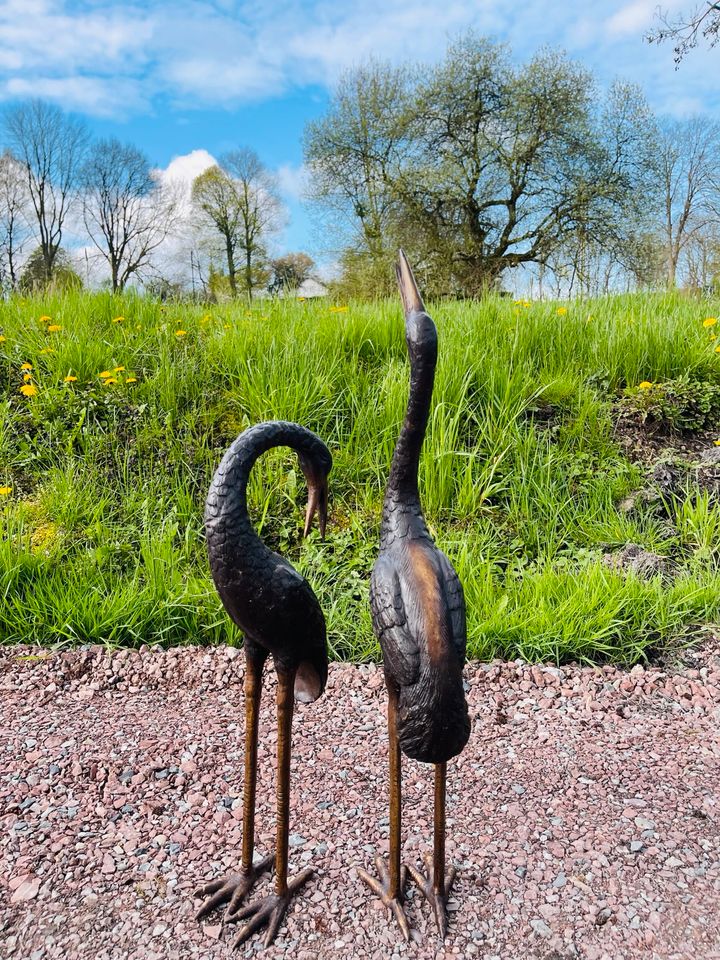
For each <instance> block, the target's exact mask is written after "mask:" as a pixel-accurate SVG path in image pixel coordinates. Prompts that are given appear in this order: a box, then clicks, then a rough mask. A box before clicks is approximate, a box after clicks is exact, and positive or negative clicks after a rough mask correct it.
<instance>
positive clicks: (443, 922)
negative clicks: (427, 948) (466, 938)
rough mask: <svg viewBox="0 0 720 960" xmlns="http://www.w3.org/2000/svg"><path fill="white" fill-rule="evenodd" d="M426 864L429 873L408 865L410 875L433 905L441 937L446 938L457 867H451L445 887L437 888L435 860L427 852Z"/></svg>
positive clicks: (446, 877)
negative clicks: (449, 906) (450, 900)
mask: <svg viewBox="0 0 720 960" xmlns="http://www.w3.org/2000/svg"><path fill="white" fill-rule="evenodd" d="M424 859H425V866H426V868H427V875H426V874H424V873H422V871H420V870H417V869H416V868H415V867H412V866H408V870H409V871H410V875H411V877H412V878H413V880H414V881H415V883H416V884H417V885H418V887H419V888H420V890H421V892H422V894H423V896H424V897H425V899H426V900H427V901H428V902H429V903H430V904H431V905H432V908H433V912H434V914H435V921H436V923H437V928H438V933H439V934H440V937H441V939H443V940H444V939H445V936H446V934H447V928H448V916H447V902H448V898H449V896H450V890H451V888H452V885H453V881H454V880H455V868H454V867H450V869H449V870H448V871H447V874H446V876H445V885H444V889H437V888H436V887H435V886H434V884H433V881H432V876H433V861H432V857H431V856H430V855H429V854H425V858H424Z"/></svg>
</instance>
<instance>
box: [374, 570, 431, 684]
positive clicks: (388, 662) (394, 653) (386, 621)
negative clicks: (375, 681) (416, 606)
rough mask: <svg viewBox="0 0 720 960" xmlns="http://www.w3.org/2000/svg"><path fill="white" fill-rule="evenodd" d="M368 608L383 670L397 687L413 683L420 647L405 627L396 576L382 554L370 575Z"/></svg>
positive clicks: (406, 623) (405, 615)
mask: <svg viewBox="0 0 720 960" xmlns="http://www.w3.org/2000/svg"><path fill="white" fill-rule="evenodd" d="M370 609H371V611H372V623H373V630H374V631H375V636H376V637H377V638H378V640H379V641H380V647H381V648H382V654H383V663H384V665H385V670H386V672H387V673H389V674H390V675H391V676H392V678H393V679H394V680H395V682H396V683H397V684H398V685H399V686H401V687H404V686H408V685H409V684H412V683H415V681H416V680H417V678H418V674H419V672H420V651H419V649H418V645H417V643H416V642H415V639H414V637H413V636H412V634H411V633H410V631H409V629H408V621H407V614H406V612H405V604H404V602H403V598H402V591H401V587H400V579H399V577H398V575H397V572H396V570H395V567H394V566H393V564H392V563H391V562H389V561H388V560H386V559H385V558H384V557H382V556H380V557H378V559H377V561H376V563H375V566H374V567H373V572H372V576H371V578H370Z"/></svg>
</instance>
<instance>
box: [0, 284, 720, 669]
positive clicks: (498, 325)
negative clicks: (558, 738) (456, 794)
mask: <svg viewBox="0 0 720 960" xmlns="http://www.w3.org/2000/svg"><path fill="white" fill-rule="evenodd" d="M717 311H718V305H717V304H713V303H709V302H705V303H702V302H697V301H691V300H688V299H683V298H680V297H673V296H659V295H653V296H649V295H645V296H640V295H637V296H623V297H614V298H608V299H604V300H598V301H591V302H576V303H572V304H569V305H568V306H567V311H566V312H565V313H562V312H558V309H557V305H556V304H549V303H543V304H532V305H530V306H529V307H525V306H523V305H515V304H512V303H511V302H509V301H507V300H503V299H499V298H498V299H489V300H487V301H485V302H483V303H472V302H462V303H451V302H444V303H439V304H437V305H434V306H433V308H432V311H431V312H432V314H433V316H434V318H435V320H436V322H437V325H438V328H439V335H440V362H439V367H438V373H437V380H436V389H435V402H434V409H433V413H432V417H431V422H430V427H429V432H428V438H427V441H426V446H425V450H424V455H423V461H422V465H421V491H422V497H423V501H424V504H425V507H426V513H427V517H428V521H429V523H430V525H431V528H432V530H433V533H434V535H435V536H436V539H437V541H438V543H439V544H440V545H441V546H442V547H443V549H445V550H446V552H447V553H448V554H449V555H450V557H451V559H452V560H453V563H454V564H455V566H456V568H457V570H458V573H459V574H460V577H461V579H462V580H463V582H464V585H465V590H466V595H467V602H468V619H469V655H470V656H471V657H482V658H492V657H494V656H503V657H516V656H522V657H526V658H528V659H532V660H553V661H556V662H560V661H562V660H567V659H578V660H582V661H585V662H593V661H601V660H605V659H612V660H616V661H620V662H627V663H631V662H635V661H637V660H639V659H642V658H643V657H644V656H646V654H647V651H648V650H649V649H650V648H652V647H654V646H657V645H659V644H662V643H663V642H665V641H667V640H668V639H669V638H672V637H675V636H677V635H678V634H682V632H683V631H684V630H686V629H687V628H688V626H690V625H692V624H696V623H702V622H706V621H710V620H713V619H715V618H717V616H718V613H719V612H720V567H719V561H720V558H719V556H718V553H719V551H720V544H719V542H718V539H719V538H720V512H719V510H718V507H717V506H716V505H715V504H714V503H713V502H712V501H711V500H708V498H707V496H705V495H703V494H701V493H698V492H697V491H695V492H694V493H693V492H692V491H690V493H689V496H688V497H687V498H685V499H682V500H679V501H678V502H677V503H674V504H672V505H670V506H669V510H670V512H671V514H672V518H671V519H672V522H669V521H668V519H667V518H659V517H658V514H657V511H656V510H655V509H654V508H653V507H652V506H651V505H648V506H647V507H645V508H643V507H641V508H640V509H639V510H638V511H635V512H633V513H632V515H628V514H627V513H624V512H622V511H620V510H619V509H618V503H619V502H620V501H621V500H622V499H623V498H624V497H625V496H627V495H628V494H629V493H630V492H631V491H632V490H633V489H637V487H638V486H640V485H641V484H642V482H643V481H642V473H641V471H640V469H639V468H638V467H637V466H635V465H633V464H631V463H629V462H628V461H627V460H626V459H625V458H624V457H623V455H622V453H621V451H620V449H619V447H618V445H617V443H616V442H615V439H614V436H613V420H612V403H613V401H614V400H615V399H616V398H617V396H618V395H619V394H620V393H622V391H624V390H625V389H627V388H630V389H631V390H632V389H634V388H636V387H637V385H638V384H639V383H640V382H641V381H644V380H648V381H652V382H653V383H662V382H664V381H667V380H671V379H675V378H678V377H689V378H691V379H692V380H693V381H696V382H701V383H709V384H720V354H718V353H716V352H715V350H714V341H711V340H710V339H709V333H710V332H711V331H709V330H708V329H707V328H705V327H703V320H704V318H705V317H706V316H708V314H711V313H717ZM41 315H48V316H50V317H51V318H52V321H51V322H52V323H54V324H58V325H60V327H61V329H60V330H59V331H55V332H49V331H48V329H47V327H48V322H47V321H45V322H40V321H39V317H40V316H41ZM118 316H122V317H123V318H124V319H122V320H121V321H119V322H117V323H114V322H113V318H115V317H118ZM176 330H182V331H185V334H184V335H183V336H176V333H175V331H176ZM0 334H2V336H3V337H4V338H5V339H4V340H3V341H2V342H0V400H1V405H0V487H2V486H10V487H11V488H12V489H11V492H10V493H9V494H6V495H4V496H0V640H1V641H3V642H15V641H24V642H32V643H42V644H62V643H68V644H70V643H77V642H101V643H108V644H130V645H139V644H141V643H163V644H175V643H215V642H220V641H233V640H235V639H237V632H236V631H235V630H234V628H233V627H232V626H231V625H230V623H229V621H228V619H227V617H226V616H225V614H224V612H223V610H222V607H221V605H220V603H219V601H218V599H217V597H216V595H215V592H214V589H213V586H212V583H211V581H210V578H209V575H208V569H207V563H206V558H205V552H204V543H203V537H202V522H201V517H202V507H203V502H204V497H205V493H206V491H207V488H208V485H209V482H210V478H211V476H212V473H213V471H214V469H215V467H216V466H217V464H218V462H219V460H220V457H221V455H222V453H223V451H224V450H225V448H226V447H227V446H228V444H229V443H230V442H231V441H232V440H233V439H234V437H235V436H236V435H237V434H238V433H239V432H240V431H241V430H243V429H244V428H245V427H247V426H248V425H250V424H251V423H255V422H257V421H259V420H265V419H274V418H282V419H289V420H295V421H298V422H300V423H303V424H305V425H307V426H308V427H310V428H311V429H313V430H315V431H316V432H317V433H318V434H319V435H320V436H322V437H323V438H324V439H325V440H326V441H327V442H328V444H329V446H330V448H331V449H332V452H333V456H334V460H335V466H334V470H333V474H332V477H331V481H332V514H331V525H330V528H329V532H328V536H327V539H326V542H325V543H321V542H320V541H319V539H318V538H317V536H316V535H315V536H312V537H311V538H310V539H309V540H308V541H307V542H305V543H302V542H301V541H300V539H299V531H300V525H301V513H300V507H301V505H302V503H303V500H304V487H303V480H302V474H300V472H299V470H298V468H297V465H296V463H295V462H294V459H293V457H292V456H291V455H290V454H289V452H288V451H285V452H277V453H272V454H269V455H267V456H266V457H264V458H263V459H262V460H261V461H260V462H259V463H258V465H257V467H256V470H255V472H254V475H253V481H252V484H251V500H252V508H253V511H254V516H255V517H256V518H257V520H258V522H259V523H260V525H261V527H262V533H263V536H265V537H266V539H267V540H268V541H269V542H270V543H271V544H272V545H273V546H274V547H275V548H277V549H279V550H281V551H282V552H284V553H285V554H286V555H288V556H289V558H290V559H291V560H292V561H293V562H294V563H296V564H297V566H298V567H299V568H300V569H301V570H302V571H303V573H304V574H305V575H306V576H307V577H308V578H309V579H310V581H311V583H312V584H313V586H314V588H315V590H316V592H317V593H318V596H319V597H320V600H321V603H322V605H323V608H324V609H325V611H326V614H327V618H328V624H329V639H330V644H331V648H332V654H333V656H335V657H337V658H339V659H355V660H361V659H369V658H377V656H378V653H379V651H378V648H377V645H376V643H375V640H374V638H373V636H372V631H371V628H370V618H369V611H368V608H367V581H368V576H369V571H370V568H371V567H372V563H373V561H374V557H375V553H376V549H377V537H378V523H379V515H380V504H381V498H382V490H383V486H384V483H385V480H386V477H387V472H388V466H389V462H390V457H391V454H392V449H393V445H394V442H395V438H396V436H397V431H398V427H399V423H400V420H401V418H402V414H403V410H404V405H405V401H406V397H407V381H408V366H407V357H406V351H405V345H404V337H403V324H402V319H401V313H400V309H399V304H398V303H395V302H381V303H376V304H350V305H349V306H348V308H347V309H346V310H341V311H336V310H331V309H330V306H329V304H328V303H299V302H279V303H263V304H260V305H254V306H253V307H252V309H251V310H248V309H247V307H246V306H245V305H240V304H234V305H226V306H219V307H213V308H208V309H207V310H206V309H204V308H202V307H200V306H188V305H167V306H165V307H163V306H161V305H160V304H158V303H156V302H153V301H149V300H146V299H142V298H139V297H135V296H130V295H128V296H125V297H122V298H113V297H111V296H110V295H103V294H96V295H90V294H82V295H69V296H67V297H65V298H58V299H52V298H48V299H44V300H40V299H38V300H34V301H31V300H28V301H22V300H14V301H10V302H7V303H3V304H1V305H0ZM48 348H50V350H51V351H52V352H47V351H48ZM23 362H27V363H31V364H32V365H33V369H32V372H31V373H32V376H33V378H34V379H33V381H32V382H33V383H34V384H35V385H36V386H37V395H35V396H33V397H25V396H22V395H21V393H20V392H19V391H20V387H21V386H22V383H23V380H22V372H21V370H20V367H21V364H22V363H23ZM116 367H124V368H125V369H124V370H122V371H118V373H117V377H116V379H117V381H118V382H117V383H115V384H112V385H109V386H103V385H102V382H101V378H100V377H99V373H100V372H101V371H106V370H107V371H114V368H116ZM66 376H74V377H77V380H76V381H73V382H68V383H66V382H64V378H65V377H66ZM131 376H134V377H135V378H136V382H135V383H127V382H125V381H126V379H127V378H128V377H131ZM548 412H549V414H550V416H549V419H548ZM628 541H634V542H638V543H640V544H643V545H644V546H646V547H647V548H649V549H652V550H655V551H657V552H659V553H661V554H667V555H671V556H673V558H674V559H675V560H676V561H678V560H679V562H680V567H681V570H682V572H681V575H680V576H679V577H678V578H677V579H676V580H675V581H674V583H673V585H672V586H668V585H667V584H665V583H663V582H661V581H660V580H654V581H650V582H644V581H641V580H638V579H637V578H635V577H632V576H624V575H622V574H619V573H617V572H615V571H610V570H609V569H607V567H606V566H605V565H604V564H603V563H602V562H601V556H602V554H603V552H605V551H607V550H608V549H611V548H612V547H614V546H617V545H620V544H624V543H626V542H628Z"/></svg>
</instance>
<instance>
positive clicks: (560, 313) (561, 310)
mask: <svg viewBox="0 0 720 960" xmlns="http://www.w3.org/2000/svg"><path fill="white" fill-rule="evenodd" d="M566 313H567V307H558V308H557V315H558V316H559V317H563V316H565V314H566Z"/></svg>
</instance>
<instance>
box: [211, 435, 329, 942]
mask: <svg viewBox="0 0 720 960" xmlns="http://www.w3.org/2000/svg"><path fill="white" fill-rule="evenodd" d="M283 446H286V447H291V448H292V449H293V450H295V451H296V452H297V454H298V460H299V463H300V467H301V469H302V471H303V473H304V475H305V479H306V481H307V485H308V504H307V513H306V518H305V531H304V535H305V536H307V534H308V532H309V530H310V527H311V524H312V520H313V517H314V515H315V514H316V513H317V514H318V519H319V526H320V533H321V535H323V536H324V533H325V524H326V521H327V489H328V488H327V478H328V474H329V472H330V468H331V466H332V457H331V455H330V451H329V450H328V449H327V447H326V446H325V444H324V443H323V442H322V440H320V439H319V438H318V437H317V436H315V434H314V433H312V432H311V431H310V430H307V429H306V428H305V427H301V426H299V425H298V424H296V423H286V422H284V421H279V420H278V421H270V422H268V423H260V424H257V425H256V426H253V427H250V428H249V429H248V430H245V431H244V433H241V434H240V436H239V437H238V438H237V439H236V440H235V442H234V443H233V444H232V445H231V446H230V448H229V449H228V451H227V453H226V454H225V456H224V457H223V459H222V462H221V463H220V466H219V467H218V469H217V471H216V473H215V476H214V477H213V480H212V484H211V486H210V491H209V493H208V496H207V502H206V505H205V532H206V536H207V548H208V556H209V558H210V569H211V571H212V575H213V579H214V581H215V586H216V587H217V590H218V593H219V594H220V598H221V599H222V602H223V604H224V606H225V609H226V610H227V612H228V614H229V615H230V617H231V619H232V620H234V622H235V623H236V624H237V625H238V626H239V627H240V629H241V630H242V631H243V634H244V637H245V640H244V647H245V660H246V671H245V716H246V729H245V789H244V794H243V842H242V858H241V862H240V871H239V872H238V873H233V874H230V875H229V876H227V877H224V878H222V879H220V880H215V881H213V882H212V883H209V884H207V886H205V887H203V888H202V889H201V890H198V891H197V893H196V896H202V897H207V898H208V899H207V900H206V901H205V903H204V904H203V905H202V907H201V908H200V910H199V912H198V914H197V919H200V918H202V917H204V916H205V915H206V914H208V913H209V912H210V911H211V910H213V909H215V907H218V906H220V905H221V904H225V903H226V904H227V909H226V912H225V921H234V920H246V921H247V922H246V924H245V926H244V927H243V928H242V929H241V930H240V933H239V934H238V936H237V938H236V940H235V941H234V943H233V946H234V947H237V946H239V944H241V943H243V942H244V941H245V940H247V939H248V937H250V936H251V934H252V933H254V932H255V931H256V930H258V929H259V928H260V927H262V926H263V925H265V924H267V934H266V937H265V945H266V946H267V945H269V944H270V943H271V942H272V941H273V939H274V938H275V935H276V933H277V931H278V928H279V926H280V923H281V922H282V919H283V917H284V915H285V911H286V910H287V907H288V904H289V902H290V898H291V897H292V895H293V894H294V893H295V892H296V891H297V890H298V889H299V888H300V887H302V886H303V884H305V883H306V882H307V881H308V880H309V879H310V877H311V876H312V874H313V871H312V869H310V868H305V869H304V870H302V871H301V872H300V873H299V874H298V875H297V876H296V877H294V878H293V879H292V880H290V882H289V883H288V879H287V873H288V837H289V811H290V738H291V730H292V718H293V699H294V698H295V699H297V700H299V701H301V702H303V703H309V702H312V701H313V700H316V699H317V698H318V697H319V696H320V695H321V694H322V692H323V690H324V689H325V683H326V681H327V645H326V638H325V618H324V616H323V613H322V610H321V609H320V604H319V603H318V601H317V598H316V596H315V594H314V593H313V591H312V589H311V587H310V585H309V584H308V583H307V581H306V580H305V579H304V578H303V577H301V576H300V574H299V573H298V572H297V570H295V569H294V567H292V566H291V565H290V564H289V563H288V562H287V560H285V559H283V557H281V556H279V555H278V554H277V553H274V552H273V551H272V550H270V549H269V548H268V547H266V546H265V544H264V543H263V542H262V540H261V539H260V537H259V536H258V535H257V533H256V532H255V529H254V528H253V526H252V523H251V521H250V517H249V515H248V510H247V484H248V478H249V475H250V470H251V469H252V466H253V464H254V463H255V461H256V460H257V459H258V457H259V456H260V455H261V454H263V453H265V451H267V450H269V449H271V448H272V447H283ZM268 656H272V658H273V661H274V666H275V671H276V673H277V723H278V744H277V828H276V829H277V840H276V850H275V892H274V894H271V895H270V896H268V897H265V898H263V899H260V900H258V901H256V902H255V903H251V904H248V905H247V906H244V907H243V906H241V904H242V901H243V899H244V898H245V896H246V895H247V893H248V892H249V891H250V889H251V888H252V887H253V885H254V883H255V881H256V880H257V878H258V876H259V875H260V874H261V873H263V872H264V871H265V870H267V869H268V868H269V867H270V865H271V863H272V857H271V856H270V857H266V858H265V859H264V860H262V861H261V862H260V863H259V864H257V865H253V849H254V838H255V787H256V782H257V742H258V716H259V711H260V696H261V692H262V673H263V667H264V665H265V661H266V660H267V658H268Z"/></svg>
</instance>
